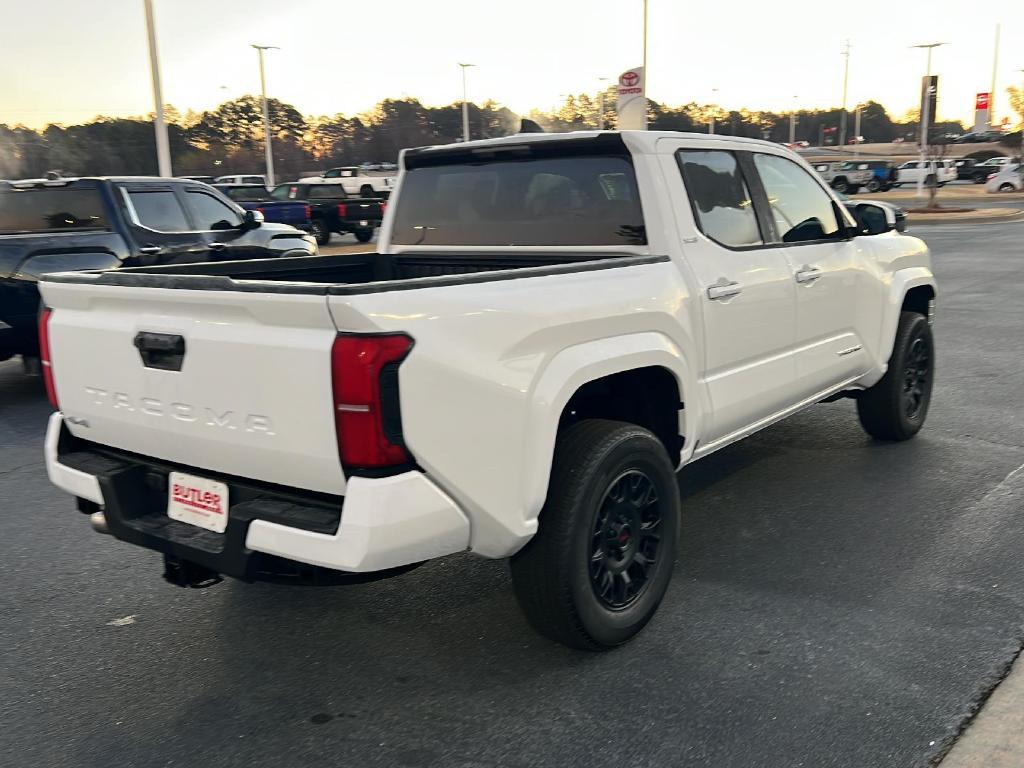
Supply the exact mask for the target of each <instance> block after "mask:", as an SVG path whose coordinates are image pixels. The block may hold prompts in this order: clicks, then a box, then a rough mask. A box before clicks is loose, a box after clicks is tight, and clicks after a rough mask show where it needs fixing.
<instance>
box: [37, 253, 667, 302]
mask: <svg viewBox="0 0 1024 768" xmlns="http://www.w3.org/2000/svg"><path fill="white" fill-rule="evenodd" d="M667 260H668V257H667V256H650V255H637V254H630V253H622V252H604V251H598V252H577V253H565V252H562V253H522V254H509V253H500V254H495V253H464V252H463V253H437V252H431V253H415V254H408V253H407V254H383V253H360V254H353V255H339V256H317V257H301V258H283V259H250V260H246V261H222V262H208V263H206V262H204V263H195V264H173V265H165V266H154V267H137V268H132V269H121V270H117V271H116V272H76V273H61V274H57V275H47V276H46V277H45V279H46V280H48V281H52V282H62V283H89V284H94V285H124V286H135V287H139V288H178V289H186V290H208V291H248V292H258V293H300V294H321V295H326V294H332V295H345V294H357V293H379V292H383V291H397V290H409V289H413V288H427V287H435V286H444V285H455V284H460V283H473V282H487V281H493V280H507V279H513V278H519V277H540V276H543V275H549V274H561V273H565V272H584V271H591V270H598V269H614V268H616V267H628V266H635V265H638V264H649V263H653V262H658V261H667Z"/></svg>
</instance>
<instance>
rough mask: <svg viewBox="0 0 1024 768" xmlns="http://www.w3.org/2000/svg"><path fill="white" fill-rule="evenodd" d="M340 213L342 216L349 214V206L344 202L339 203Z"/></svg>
mask: <svg viewBox="0 0 1024 768" xmlns="http://www.w3.org/2000/svg"><path fill="white" fill-rule="evenodd" d="M338 215H339V216H341V218H345V217H346V216H348V206H346V205H345V204H344V203H338Z"/></svg>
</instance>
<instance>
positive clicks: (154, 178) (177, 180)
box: [10, 176, 203, 187]
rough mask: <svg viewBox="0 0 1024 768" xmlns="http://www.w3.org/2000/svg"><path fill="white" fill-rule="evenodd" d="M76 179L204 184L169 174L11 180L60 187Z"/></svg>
mask: <svg viewBox="0 0 1024 768" xmlns="http://www.w3.org/2000/svg"><path fill="white" fill-rule="evenodd" d="M75 181H109V182H113V183H122V184H124V183H130V182H133V181H152V182H159V183H161V184H167V183H175V184H202V183H203V182H201V181H196V180H195V179H186V178H180V177H175V178H171V177H167V176H63V177H61V178H59V179H18V180H17V181H12V182H10V183H11V185H12V186H15V187H35V186H48V187H60V186H64V185H65V184H70V183H72V182H75Z"/></svg>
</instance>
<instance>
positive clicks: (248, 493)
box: [45, 412, 469, 581]
mask: <svg viewBox="0 0 1024 768" xmlns="http://www.w3.org/2000/svg"><path fill="white" fill-rule="evenodd" d="M45 455H46V469H47V474H48V475H49V477H50V481H51V482H52V483H53V484H54V485H56V486H57V487H59V488H61V489H63V490H65V491H67V492H68V493H71V494H73V495H74V496H76V497H78V498H80V499H85V500H87V501H90V502H92V503H93V504H97V505H99V506H101V507H102V508H103V510H104V514H105V516H106V521H107V526H108V528H109V530H110V533H112V534H113V535H114V536H115V537H117V538H118V539H121V540H122V541H127V542H129V543H132V544H137V545H139V546H143V547H147V548H149V549H153V550H157V551H159V552H163V553H164V554H165V555H170V556H173V557H176V558H178V559H181V560H187V561H190V562H194V563H197V564H199V565H202V566H204V567H206V568H209V569H211V570H214V571H217V572H218V573H222V574H225V575H227V576H233V577H235V578H239V579H244V580H246V581H256V580H260V579H265V578H266V579H269V578H277V577H280V576H281V574H282V573H286V574H288V575H291V574H292V573H294V574H295V575H297V576H300V577H301V576H306V575H315V572H316V570H317V569H329V570H331V571H342V572H347V573H371V572H375V571H383V570H388V569H391V568H398V567H401V566H403V565H409V564H412V563H418V562H422V561H423V560H429V559H431V558H434V557H439V556H442V555H448V554H452V553H455V552H460V551H463V550H465V549H468V547H469V521H468V520H467V519H466V516H465V515H464V514H463V513H462V511H461V510H460V509H459V508H458V507H457V506H456V504H455V503H454V502H453V501H452V500H451V499H450V498H449V497H448V496H447V495H446V494H444V493H443V492H442V491H441V490H440V489H438V488H437V486H435V485H434V484H433V483H432V482H431V481H430V480H429V479H428V478H427V477H426V476H425V475H424V474H423V473H421V472H415V471H413V472H406V473H403V474H401V475H396V476H393V477H387V478H379V479H371V478H362V477H353V478H351V479H350V480H349V481H348V484H347V490H346V495H345V497H344V498H342V497H339V496H329V495H326V494H318V493H312V492H308V491H301V490H298V489H290V488H281V487H280V486H272V485H269V484H264V483H259V482H256V481H252V480H246V479H242V478H233V477H226V476H221V475H218V474H217V473H211V472H204V471H203V470H202V469H193V468H189V467H177V466H175V465H172V464H169V463H166V462H162V461H160V460H157V459H150V458H147V457H141V456H137V455H135V454H128V453H124V452H119V451H116V450H114V449H109V448H105V447H103V446H98V445H96V444H94V443H89V442H87V441H84V440H80V439H78V438H75V437H73V436H72V435H71V434H70V433H69V432H68V431H67V429H66V428H65V426H64V420H63V416H62V415H61V414H60V413H59V412H58V413H54V414H53V415H52V416H51V417H50V422H49V427H48V429H47V433H46V446H45ZM175 469H182V470H184V471H188V472H192V473H195V474H197V475H199V476H203V477H209V478H211V479H216V480H220V481H222V482H225V483H227V484H228V488H229V494H230V499H231V505H230V510H229V518H228V527H227V530H226V531H225V532H224V533H223V534H217V533H212V532H210V531H206V530H204V529H201V528H197V527H195V526H191V525H188V524H187V523H181V522H178V521H175V520H171V519H170V518H169V517H167V514H166V506H167V474H168V472H170V471H172V470H175ZM314 580H315V579H314Z"/></svg>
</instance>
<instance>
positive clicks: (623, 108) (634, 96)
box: [616, 67, 647, 131]
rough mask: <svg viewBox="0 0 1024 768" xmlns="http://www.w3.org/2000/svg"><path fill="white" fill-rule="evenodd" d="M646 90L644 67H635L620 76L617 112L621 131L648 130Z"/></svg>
mask: <svg viewBox="0 0 1024 768" xmlns="http://www.w3.org/2000/svg"><path fill="white" fill-rule="evenodd" d="M644 89H645V85H644V68H643V67H633V69H627V70H626V71H625V72H623V73H622V74H621V75H619V84H618V96H619V98H618V103H617V107H616V111H617V112H618V115H619V130H620V131H635V130H641V131H643V130H646V129H647V98H646V96H645V93H644Z"/></svg>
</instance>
